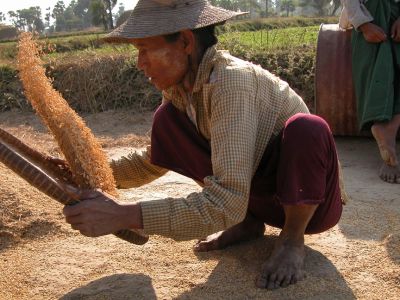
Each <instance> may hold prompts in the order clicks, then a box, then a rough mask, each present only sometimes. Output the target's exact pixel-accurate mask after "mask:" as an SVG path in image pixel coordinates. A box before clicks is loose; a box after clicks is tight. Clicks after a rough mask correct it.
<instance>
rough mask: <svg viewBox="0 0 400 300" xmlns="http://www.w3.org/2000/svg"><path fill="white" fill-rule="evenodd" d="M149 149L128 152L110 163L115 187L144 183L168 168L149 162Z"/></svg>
mask: <svg viewBox="0 0 400 300" xmlns="http://www.w3.org/2000/svg"><path fill="white" fill-rule="evenodd" d="M149 153H150V150H149V149H147V150H146V151H144V152H142V153H137V152H134V153H130V154H129V155H127V156H122V157H121V158H119V159H118V160H112V161H111V163H110V165H111V168H112V170H113V175H114V178H115V181H116V184H117V188H120V189H128V188H133V187H139V186H142V185H145V184H147V183H149V182H151V181H153V180H155V179H157V178H159V177H161V176H163V175H164V174H165V173H167V172H168V170H166V169H164V168H161V167H158V166H156V165H153V164H151V163H150V154H149Z"/></svg>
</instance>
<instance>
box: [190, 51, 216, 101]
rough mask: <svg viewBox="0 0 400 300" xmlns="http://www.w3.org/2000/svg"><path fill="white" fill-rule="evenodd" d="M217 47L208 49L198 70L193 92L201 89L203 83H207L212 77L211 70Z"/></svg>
mask: <svg viewBox="0 0 400 300" xmlns="http://www.w3.org/2000/svg"><path fill="white" fill-rule="evenodd" d="M216 54H217V49H216V48H215V46H212V47H210V48H208V49H207V50H206V52H205V53H204V55H203V58H202V60H201V63H200V65H199V69H198V70H197V75H196V80H195V82H194V86H193V93H196V92H198V91H200V90H201V88H202V86H203V84H205V83H207V82H208V81H209V79H210V74H211V70H212V68H213V66H214V62H215V60H216Z"/></svg>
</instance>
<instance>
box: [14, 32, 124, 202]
mask: <svg viewBox="0 0 400 300" xmlns="http://www.w3.org/2000/svg"><path fill="white" fill-rule="evenodd" d="M17 58H18V61H17V62H18V70H19V76H20V78H21V81H22V84H23V87H24V89H25V95H26V97H27V98H28V100H29V102H30V103H31V104H32V106H33V108H34V109H35V110H36V113H37V114H38V115H39V116H40V118H41V119H42V121H43V122H44V123H45V125H46V126H47V127H48V129H49V130H50V132H51V133H52V134H53V136H54V138H55V139H56V141H57V143H58V145H59V147H60V150H61V152H62V153H63V154H64V156H65V159H66V161H67V162H68V164H69V166H70V168H71V172H72V173H73V174H74V178H75V181H76V183H77V184H78V185H79V186H80V187H81V188H100V189H102V190H103V191H105V192H107V193H109V194H111V195H114V196H116V195H117V191H116V187H115V180H114V177H113V174H112V170H111V167H110V165H109V163H108V160H107V156H106V155H105V153H104V152H103V150H102V149H101V145H100V144H99V143H98V141H97V140H96V138H95V137H94V135H93V134H92V132H91V130H90V129H89V128H88V127H87V126H86V125H85V123H84V121H83V120H82V118H81V117H79V116H78V115H77V113H76V112H75V111H74V110H73V109H72V108H71V107H70V106H69V105H68V103H67V101H66V100H65V99H64V98H63V97H62V95H61V94H60V93H59V92H57V91H56V90H55V89H54V88H53V86H52V82H51V80H50V79H49V78H47V77H46V73H45V68H44V67H43V62H42V61H41V59H40V57H39V49H38V48H37V45H36V43H35V41H34V40H33V36H32V34H31V33H22V34H21V36H20V39H19V43H18V56H17Z"/></svg>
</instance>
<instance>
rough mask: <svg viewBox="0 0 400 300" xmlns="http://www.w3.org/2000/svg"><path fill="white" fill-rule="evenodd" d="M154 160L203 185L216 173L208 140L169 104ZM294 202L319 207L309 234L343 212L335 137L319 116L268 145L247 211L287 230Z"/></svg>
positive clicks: (154, 142)
mask: <svg viewBox="0 0 400 300" xmlns="http://www.w3.org/2000/svg"><path fill="white" fill-rule="evenodd" d="M151 162H152V163H153V164H155V165H158V166H160V167H163V168H166V169H169V170H172V171H175V172H177V173H180V174H182V175H184V176H187V177H190V178H192V179H194V180H196V181H200V182H203V179H204V177H206V176H209V175H212V174H213V172H212V165H211V149H210V144H209V142H208V141H207V139H205V138H204V137H203V136H202V135H201V134H200V133H199V132H198V131H197V128H196V127H195V125H194V124H193V123H192V122H191V121H190V119H189V118H188V117H187V115H186V114H185V113H184V112H181V111H179V110H178V109H177V108H175V107H174V106H173V105H172V103H170V102H168V103H166V104H163V105H161V106H160V107H159V108H158V109H157V111H156V112H155V115H154V120H153V127H152V135H151ZM296 204H319V206H318V208H317V210H316V211H315V213H314V215H313V217H312V218H311V220H310V222H309V224H308V226H307V228H306V233H319V232H323V231H325V230H327V229H329V228H331V227H333V226H335V225H336V224H337V222H338V221H339V219H340V216H341V213H342V202H341V197H340V188H339V178H338V161H337V154H336V147H335V142H334V140H333V136H332V133H331V131H330V129H329V126H328V125H327V123H326V122H325V121H324V120H323V119H321V118H320V117H318V116H315V115H308V114H300V113H299V114H296V115H294V116H293V117H291V118H290V119H289V120H288V121H287V122H286V124H285V128H284V129H283V130H282V132H281V133H280V134H279V135H278V136H277V137H275V138H273V139H272V140H271V141H270V143H269V144H268V146H267V148H266V150H265V152H264V155H263V157H262V159H261V162H260V164H259V166H258V169H257V171H256V173H255V175H254V177H253V180H252V185H251V190H250V199H249V205H248V211H249V212H250V213H251V214H252V215H253V216H255V217H256V218H259V219H261V220H263V221H264V223H266V224H268V225H270V226H274V227H278V228H283V225H284V223H285V213H284V210H283V206H282V205H296Z"/></svg>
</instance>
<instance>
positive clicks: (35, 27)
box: [8, 6, 44, 32]
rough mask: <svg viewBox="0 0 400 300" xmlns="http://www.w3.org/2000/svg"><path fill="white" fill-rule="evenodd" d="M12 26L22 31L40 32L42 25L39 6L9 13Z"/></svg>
mask: <svg viewBox="0 0 400 300" xmlns="http://www.w3.org/2000/svg"><path fill="white" fill-rule="evenodd" d="M8 15H9V17H10V20H11V22H12V23H13V25H14V26H15V27H16V28H18V29H20V30H22V31H38V32H42V31H43V29H44V24H43V21H42V11H41V9H40V7H39V6H32V7H30V8H24V9H20V10H17V11H16V12H15V11H9V12H8Z"/></svg>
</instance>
